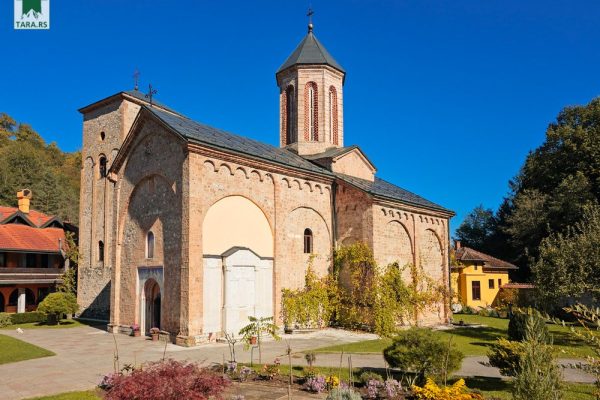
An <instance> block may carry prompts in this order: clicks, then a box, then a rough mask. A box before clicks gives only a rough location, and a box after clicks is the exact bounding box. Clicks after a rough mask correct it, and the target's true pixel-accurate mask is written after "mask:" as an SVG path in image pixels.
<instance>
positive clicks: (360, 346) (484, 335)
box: [314, 314, 594, 358]
mask: <svg viewBox="0 0 600 400" xmlns="http://www.w3.org/2000/svg"><path fill="white" fill-rule="evenodd" d="M455 319H456V320H463V321H464V322H465V323H469V324H482V325H485V326H482V327H475V328H467V327H465V328H455V329H451V330H447V331H439V332H438V335H440V337H441V338H442V339H443V340H450V337H452V341H453V343H454V344H455V345H456V346H457V347H458V348H459V349H460V350H461V351H462V352H463V353H464V354H465V355H466V356H482V355H486V354H487V352H488V349H489V346H490V344H492V343H493V342H495V341H496V340H497V339H499V338H502V337H504V338H505V337H507V335H506V332H507V330H508V319H502V318H492V317H482V316H479V315H467V314H460V315H455ZM548 329H549V330H550V333H551V334H552V336H553V339H554V345H555V348H556V350H557V351H558V357H559V358H583V357H585V356H588V355H590V356H591V355H594V353H593V351H592V349H591V348H590V347H589V346H587V345H586V344H585V343H583V342H582V341H580V340H579V339H577V338H574V337H573V335H572V334H571V332H570V328H569V327H565V326H560V325H548ZM390 344H391V340H390V339H376V340H365V341H362V342H355V343H350V344H344V345H336V346H329V347H322V348H319V349H316V350H314V351H315V352H317V353H338V352H341V351H342V350H343V351H345V352H347V353H355V354H356V353H381V352H382V351H383V349H385V348H386V347H387V346H389V345H390Z"/></svg>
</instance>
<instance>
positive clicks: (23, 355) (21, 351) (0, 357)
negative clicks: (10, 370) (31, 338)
mask: <svg viewBox="0 0 600 400" xmlns="http://www.w3.org/2000/svg"><path fill="white" fill-rule="evenodd" d="M0 349H2V351H0V364H8V363H12V362H17V361H23V360H31V359H33V358H40V357H49V356H53V355H54V353H53V352H51V351H49V350H46V349H43V348H41V347H38V346H34V345H32V344H29V343H26V342H24V341H22V340H19V339H15V338H12V337H10V336H6V335H0Z"/></svg>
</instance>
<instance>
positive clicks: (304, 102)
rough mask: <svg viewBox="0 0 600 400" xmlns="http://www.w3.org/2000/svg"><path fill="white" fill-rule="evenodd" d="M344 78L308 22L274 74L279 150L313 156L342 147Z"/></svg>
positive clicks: (336, 63) (340, 69)
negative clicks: (300, 38) (295, 44)
mask: <svg viewBox="0 0 600 400" xmlns="http://www.w3.org/2000/svg"><path fill="white" fill-rule="evenodd" d="M309 15H310V13H309ZM345 76H346V72H345V71H344V69H343V68H342V66H341V65H340V64H338V62H337V61H335V59H334V58H333V57H332V56H331V55H330V54H329V52H328V51H327V50H326V49H325V47H324V46H323V45H322V44H321V42H319V41H318V40H317V38H316V36H315V35H314V33H313V24H312V22H310V23H309V24H308V33H307V35H306V36H305V37H304V39H303V40H302V41H301V42H300V44H299V45H298V47H296V50H294V52H293V53H292V54H291V55H290V56H289V57H288V59H287V60H286V61H285V62H284V63H283V65H282V66H281V67H279V69H278V70H277V73H276V74H275V77H276V78H277V85H278V86H279V93H280V97H279V98H280V118H279V121H280V123H279V124H280V130H279V132H280V133H279V135H280V146H281V147H285V148H288V149H289V150H292V151H295V152H297V153H298V154H299V155H313V154H318V153H322V152H324V151H325V150H327V149H329V148H332V147H334V148H335V147H343V146H344V118H343V115H344V114H343V86H344V78H345Z"/></svg>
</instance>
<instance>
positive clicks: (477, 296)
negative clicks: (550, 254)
mask: <svg viewBox="0 0 600 400" xmlns="http://www.w3.org/2000/svg"><path fill="white" fill-rule="evenodd" d="M455 259H456V262H455V263H454V264H455V265H452V266H451V272H450V289H451V290H452V299H453V302H456V303H461V304H462V305H464V306H469V307H473V308H478V307H488V306H491V305H492V304H493V303H494V300H495V299H496V296H497V295H498V292H499V291H500V289H501V288H502V286H503V285H506V284H508V283H509V278H508V271H509V270H515V269H518V267H517V266H515V265H513V264H511V263H509V262H506V261H503V260H499V259H497V258H495V257H492V256H489V255H487V254H484V253H482V252H480V251H477V250H473V249H471V248H469V247H461V245H460V242H456V249H455Z"/></svg>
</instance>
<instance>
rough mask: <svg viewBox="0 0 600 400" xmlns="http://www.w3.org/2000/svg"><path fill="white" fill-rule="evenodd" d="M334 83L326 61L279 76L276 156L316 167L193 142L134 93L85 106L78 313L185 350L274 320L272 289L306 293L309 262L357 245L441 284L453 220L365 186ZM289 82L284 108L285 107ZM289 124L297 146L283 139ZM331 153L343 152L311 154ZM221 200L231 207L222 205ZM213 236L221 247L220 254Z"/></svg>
mask: <svg viewBox="0 0 600 400" xmlns="http://www.w3.org/2000/svg"><path fill="white" fill-rule="evenodd" d="M344 75H345V73H344V72H343V71H341V70H339V69H336V68H334V67H331V66H330V65H306V66H305V65H294V66H293V67H291V68H289V69H287V70H285V71H283V72H280V73H278V76H277V81H278V84H279V87H280V93H281V96H282V97H281V101H282V104H281V112H282V116H281V119H280V121H281V122H280V132H281V137H280V141H281V147H282V148H283V149H281V150H278V151H280V152H281V151H284V152H288V151H289V152H292V153H294V154H295V156H294V157H297V158H298V159H300V158H301V157H312V158H310V160H311V162H312V163H314V165H315V167H314V168H307V167H302V166H298V165H301V164H298V165H292V164H285V163H282V162H275V161H274V159H277V157H279V156H276V155H274V156H273V159H269V158H265V157H259V156H252V155H248V154H245V153H242V152H239V151H232V150H231V149H229V148H227V143H224V144H223V146H215V145H214V144H209V143H205V142H203V141H202V140H196V139H194V140H190V138H189V137H187V136H186V134H190V133H188V132H189V130H188V131H185V130H181V131H178V130H177V129H178V127H180V126H182V125H185V124H188V123H189V121H190V120H188V119H186V118H185V117H182V116H180V115H179V114H178V113H176V112H175V111H172V110H170V109H169V108H167V107H166V106H162V105H160V104H159V105H157V104H153V105H150V104H149V103H148V102H147V101H146V100H145V98H144V96H143V95H140V94H139V92H137V93H136V92H121V93H118V94H116V95H114V96H111V97H109V98H106V99H104V100H101V101H99V102H96V103H94V104H92V105H90V106H87V107H84V108H82V109H81V110H80V111H81V112H82V114H83V119H84V122H83V150H82V170H81V215H80V253H81V261H80V266H79V287H78V301H79V303H80V305H81V308H82V316H83V317H88V318H95V319H100V320H106V321H107V322H108V323H109V328H110V329H111V330H113V331H121V332H129V330H130V327H131V326H132V325H134V324H138V325H140V326H145V327H146V328H142V330H144V329H147V327H148V326H150V325H149V324H150V323H151V324H156V325H157V326H156V327H159V328H160V330H161V331H163V332H164V333H165V334H168V335H170V337H171V340H172V341H174V342H175V343H178V344H181V345H186V346H188V345H196V344H199V343H203V342H206V341H210V340H213V339H214V338H216V337H219V336H221V335H222V334H223V333H224V332H226V331H227V330H228V329H231V327H232V326H234V324H235V323H241V321H239V320H236V319H235V318H236V315H244V316H245V315H249V314H248V313H250V314H251V313H257V314H260V313H271V315H272V316H274V317H275V319H276V321H280V315H281V291H282V289H284V288H290V289H294V288H300V287H302V286H303V284H304V277H305V273H306V269H307V267H308V264H309V260H310V259H312V263H313V267H314V269H315V271H316V272H317V273H318V274H319V275H321V276H324V275H326V274H327V273H329V272H330V271H331V267H332V259H333V252H334V250H335V249H336V248H337V247H339V246H341V245H348V244H351V243H355V242H358V241H361V242H365V243H367V244H368V245H369V246H370V247H371V248H372V249H373V252H374V255H375V259H376V261H377V262H378V264H380V265H388V264H391V263H394V262H396V263H398V265H399V266H401V267H402V266H405V265H407V264H413V265H415V266H417V268H421V269H422V270H423V271H424V272H426V273H427V274H428V275H430V276H432V277H433V278H435V279H436V280H437V281H438V282H440V283H442V284H444V285H446V286H447V285H448V280H449V269H448V246H449V231H448V225H449V219H450V218H451V217H452V215H453V213H452V212H451V211H448V210H445V209H443V208H441V207H439V206H435V205H433V206H430V205H429V204H433V203H422V204H416V203H414V202H412V201H404V200H403V199H402V198H393V197H390V196H386V195H385V193H383V194H379V192H377V191H376V189H377V186H376V185H377V184H380V183H379V182H378V181H377V178H375V176H374V174H375V169H374V167H373V166H372V165H371V163H370V162H369V161H368V160H367V159H366V157H365V156H364V155H363V154H362V152H360V151H359V150H356V149H350V148H348V150H345V149H346V148H344V147H343V146H344V144H343V143H344V141H343V140H344V135H343V118H342V115H343V107H342V104H343V82H344ZM311 82H314V83H315V87H316V89H317V90H316V93H317V96H318V98H317V99H316V100H317V101H315V102H314V104H316V105H322V107H319V108H315V109H313V110H312V112H315V113H316V114H315V115H316V116H317V117H316V118H317V121H316V124H317V125H318V131H317V132H318V140H317V141H315V142H311V141H310V140H307V137H306V136H305V134H304V132H305V130H306V127H305V124H306V121H305V116H306V104H305V97H306V96H305V92H304V91H305V90H306V88H307V87H308V86H310V85H312V84H311ZM290 85H293V86H294V88H295V89H294V93H295V94H294V101H293V102H292V105H293V107H295V109H294V110H293V111H294V112H290V110H289V109H288V108H289V107H287V105H286V104H288V103H286V102H288V100H286V97H285V96H286V89H287V88H288V87H289V86H290ZM331 89H333V90H331ZM331 101H335V104H329V105H328V102H331ZM330 110H333V111H334V112H335V113H336V114H337V116H336V118H335V120H332V119H330V118H331V117H332V116H331V115H330ZM288 117H291V118H294V121H293V123H294V124H295V129H296V132H297V142H295V143H292V144H289V145H286V140H287V139H286V138H285V136H284V135H285V134H286V124H287V122H286V118H288ZM171 120H176V121H178V122H177V123H170V121H171ZM190 129H191V128H190ZM195 129H196V128H195ZM331 149H338V150H340V152H339V153H336V155H335V156H333V158H332V157H331V156H327V157H329V158H327V159H325V158H323V159H319V157H320V156H319V154H321V153H323V154H326V153H327V152H328V151H330V150H331ZM336 151H337V150H336ZM278 154H279V153H278ZM327 154H329V153H327ZM323 157H325V155H324V156H323ZM304 162H305V163H306V161H304ZM317 165H319V166H320V167H316V166H317ZM346 175H350V176H352V177H355V178H356V179H357V181H356V182H360V183H361V185H366V186H364V187H361V186H360V185H357V184H355V183H353V181H352V180H349V179H346V178H345V176H346ZM368 185H372V187H373V189H372V190H367V189H365V187H371V186H368ZM224 201H226V202H227V201H228V202H229V203H224ZM223 204H235V207H237V208H239V209H231V210H230V212H227V210H225V211H223V208H222V205H223ZM241 209H243V210H244V211H243V212H242V211H240V210H241ZM211 213H213V214H212V215H213V217H210V218H209V217H208V216H209V215H211ZM215 213H216V214H215ZM214 215H217V217H214ZM229 215H239V217H236V218H238V219H239V220H235V221H231V220H230V219H229V218H228V217H229ZM214 218H217V222H216V223H215V222H214V221H213V220H214ZM210 221H213V222H210ZM259 225H260V226H261V227H262V228H259ZM214 238H222V239H219V240H222V241H223V246H221V247H222V248H221V249H220V250H218V251H217V250H215V246H217V247H219V246H218V245H219V243H217V244H216V245H215V239H214ZM102 250H103V252H102V254H100V252H101V251H102ZM405 278H406V279H410V274H407V273H405ZM149 283H152V284H154V285H155V286H148V285H149ZM149 287H153V288H154V289H152V290H149V289H148V288H149ZM156 288H158V289H156ZM240 288H245V289H240ZM236 291H237V292H236ZM255 291H256V293H255ZM157 292H158V293H159V294H158V295H157ZM232 293H233V296H232ZM238 293H239V295H237V294H238ZM265 316H266V315H265ZM448 316H449V311H448V307H447V301H443V302H441V303H440V304H439V305H437V306H436V307H434V308H432V309H431V310H430V311H428V312H427V313H426V314H425V315H422V316H421V317H420V322H421V323H423V324H435V323H443V322H446V321H447V319H448ZM240 318H241V317H240ZM149 321H152V322H149ZM232 321H233V322H232Z"/></svg>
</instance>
